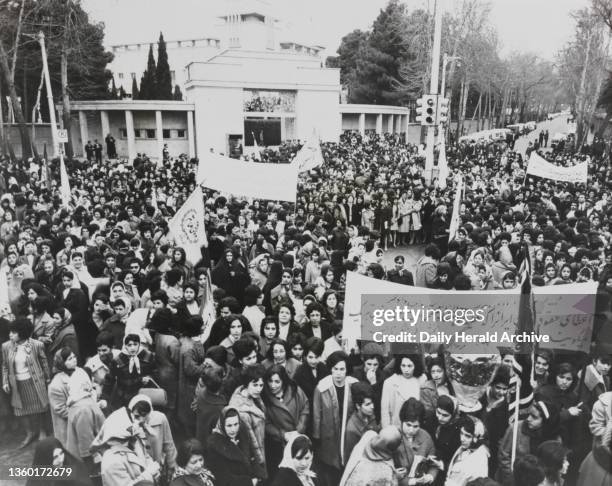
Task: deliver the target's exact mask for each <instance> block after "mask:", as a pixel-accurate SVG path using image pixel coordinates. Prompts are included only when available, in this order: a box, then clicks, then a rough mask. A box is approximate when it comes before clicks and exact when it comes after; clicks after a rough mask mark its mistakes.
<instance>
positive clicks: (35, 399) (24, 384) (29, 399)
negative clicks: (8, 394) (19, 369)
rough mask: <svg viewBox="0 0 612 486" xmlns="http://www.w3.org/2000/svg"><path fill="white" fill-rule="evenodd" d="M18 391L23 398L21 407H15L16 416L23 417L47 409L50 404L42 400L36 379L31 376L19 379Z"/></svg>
mask: <svg viewBox="0 0 612 486" xmlns="http://www.w3.org/2000/svg"><path fill="white" fill-rule="evenodd" d="M17 392H18V393H19V397H20V398H21V408H17V407H14V412H15V416H17V417H23V416H25V415H35V414H38V413H44V412H46V411H47V408H48V405H49V404H48V402H42V401H41V400H40V397H39V396H38V393H36V387H35V386H34V380H32V379H31V378H30V379H29V380H23V381H19V380H17Z"/></svg>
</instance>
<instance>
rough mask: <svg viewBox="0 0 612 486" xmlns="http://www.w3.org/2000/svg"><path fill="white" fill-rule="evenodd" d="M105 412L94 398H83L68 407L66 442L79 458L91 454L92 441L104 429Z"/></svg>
mask: <svg viewBox="0 0 612 486" xmlns="http://www.w3.org/2000/svg"><path fill="white" fill-rule="evenodd" d="M104 419H105V417H104V414H103V413H102V410H100V407H99V406H98V404H97V403H96V402H95V401H94V400H93V398H91V397H88V398H83V399H81V400H79V401H78V402H76V403H74V404H72V405H71V406H70V408H69V409H68V421H67V432H66V442H62V443H63V444H64V445H65V446H66V449H67V450H68V452H70V453H71V454H72V455H73V456H75V457H78V458H81V459H82V458H85V457H89V456H91V452H90V451H89V448H90V447H91V443H92V442H93V440H94V439H95V438H96V436H97V435H98V432H100V429H102V425H103V424H104Z"/></svg>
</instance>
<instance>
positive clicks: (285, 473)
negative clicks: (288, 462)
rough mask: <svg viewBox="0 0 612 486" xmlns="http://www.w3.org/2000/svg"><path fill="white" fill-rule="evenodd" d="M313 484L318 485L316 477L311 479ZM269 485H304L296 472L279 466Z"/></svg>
mask: <svg viewBox="0 0 612 486" xmlns="http://www.w3.org/2000/svg"><path fill="white" fill-rule="evenodd" d="M312 481H313V483H314V485H315V486H318V485H319V481H318V480H317V478H313V479H312ZM271 486H304V485H303V483H302V481H300V478H298V476H297V474H296V472H295V471H294V470H293V469H289V468H288V467H281V468H279V469H278V473H276V476H275V477H274V481H272V484H271Z"/></svg>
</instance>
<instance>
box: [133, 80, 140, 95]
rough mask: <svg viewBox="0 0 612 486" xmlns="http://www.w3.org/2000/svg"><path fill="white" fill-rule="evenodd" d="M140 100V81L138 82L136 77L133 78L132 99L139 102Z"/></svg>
mask: <svg viewBox="0 0 612 486" xmlns="http://www.w3.org/2000/svg"><path fill="white" fill-rule="evenodd" d="M139 98H140V95H139V93H138V81H136V76H134V77H133V78H132V99H133V100H137V99H139Z"/></svg>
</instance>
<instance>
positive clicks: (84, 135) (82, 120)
mask: <svg viewBox="0 0 612 486" xmlns="http://www.w3.org/2000/svg"><path fill="white" fill-rule="evenodd" d="M79 128H80V129H81V150H80V154H81V155H84V154H85V145H86V144H87V141H88V140H89V132H88V130H87V114H86V113H85V112H84V111H83V110H79ZM77 153H79V152H77Z"/></svg>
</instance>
